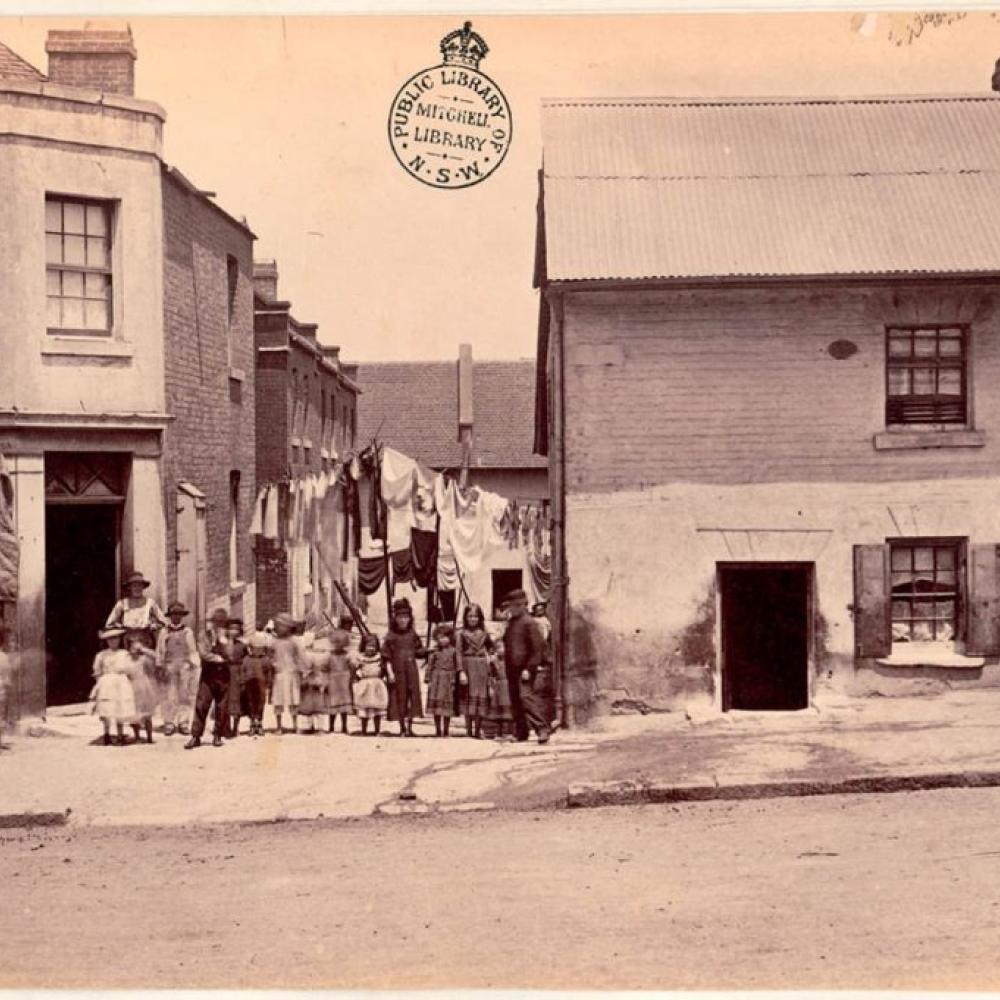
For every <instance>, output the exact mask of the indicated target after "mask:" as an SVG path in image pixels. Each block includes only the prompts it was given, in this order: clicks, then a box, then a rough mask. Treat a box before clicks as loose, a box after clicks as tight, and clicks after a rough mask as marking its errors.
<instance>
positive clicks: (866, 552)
mask: <svg viewBox="0 0 1000 1000" xmlns="http://www.w3.org/2000/svg"><path fill="white" fill-rule="evenodd" d="M888 564H889V546H888V545H855V546H854V644H855V648H856V650H857V654H858V656H862V657H877V656H888V655H889V651H890V650H891V648H892V640H891V636H890V629H891V624H890V618H889V585H888V577H889V570H888Z"/></svg>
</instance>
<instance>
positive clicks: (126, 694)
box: [90, 626, 135, 747]
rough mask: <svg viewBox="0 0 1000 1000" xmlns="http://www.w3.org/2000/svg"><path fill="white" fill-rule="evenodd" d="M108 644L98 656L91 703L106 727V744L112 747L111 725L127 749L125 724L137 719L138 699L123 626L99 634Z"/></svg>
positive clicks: (119, 741) (95, 663) (95, 662)
mask: <svg viewBox="0 0 1000 1000" xmlns="http://www.w3.org/2000/svg"><path fill="white" fill-rule="evenodd" d="M97 634H98V636H99V637H100V639H101V640H102V641H103V643H104V649H102V650H101V651H100V652H99V653H98V654H97V656H95V657H94V668H93V674H94V682H95V683H94V687H93V688H92V689H91V692H90V700H91V701H92V702H93V703H94V707H93V711H94V712H96V713H97V715H98V717H99V718H100V720H101V722H102V723H103V725H104V745H105V746H110V745H111V724H112V723H114V725H115V729H116V730H117V733H118V745H119V746H122V747H123V746H125V744H126V742H127V741H126V739H125V724H126V723H131V722H132V720H133V719H134V718H135V696H134V695H133V692H132V682H131V681H130V680H129V674H130V672H131V669H132V667H131V663H130V660H129V655H128V653H126V652H125V651H124V650H123V649H122V648H121V646H122V637H123V636H124V635H125V629H123V628H121V627H120V626H112V627H111V628H104V629H102V630H101V631H100V632H98V633H97Z"/></svg>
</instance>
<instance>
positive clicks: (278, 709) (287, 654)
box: [271, 612, 306, 735]
mask: <svg viewBox="0 0 1000 1000" xmlns="http://www.w3.org/2000/svg"><path fill="white" fill-rule="evenodd" d="M295 625H296V622H295V619H294V618H293V617H292V616H291V615H290V614H287V613H286V612H282V613H281V614H278V615H275V616H274V641H273V643H272V646H271V662H272V663H273V665H274V681H273V687H272V689H271V704H272V705H273V706H274V714H275V718H276V720H277V729H276V732H277V733H278V734H279V735H281V734H282V733H284V732H285V727H284V725H283V717H284V712H285V709H288V711H289V713H290V714H291V716H292V732H295V731H296V730H297V729H298V713H299V701H300V700H301V690H302V675H303V674H304V673H305V672H306V663H305V659H304V657H303V654H302V650H301V647H300V646H299V643H298V642H297V641H296V640H297V638H298V637H297V636H295V635H294V632H295Z"/></svg>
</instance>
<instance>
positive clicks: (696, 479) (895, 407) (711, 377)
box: [536, 94, 1000, 714]
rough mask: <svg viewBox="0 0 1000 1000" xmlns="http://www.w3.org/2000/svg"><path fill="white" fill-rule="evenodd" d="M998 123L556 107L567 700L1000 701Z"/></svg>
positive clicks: (695, 106)
mask: <svg viewBox="0 0 1000 1000" xmlns="http://www.w3.org/2000/svg"><path fill="white" fill-rule="evenodd" d="M998 129H1000V96H997V95H995V94H977V95H969V96H940V97H926V98H924V97H921V98H907V97H898V98H872V99H843V100H834V99H828V98H817V99H809V100H794V99H774V100H765V99H753V100H712V101H709V100H705V101H698V100H649V101H643V102H632V101H626V100H604V101H602V100H597V101H590V102H578V101H553V102H548V103H546V104H545V106H544V109H543V143H544V158H545V160H544V162H545V166H544V172H543V175H542V179H541V185H542V188H541V203H540V213H539V223H540V229H539V257H538V261H537V283H538V285H539V286H540V287H541V289H542V299H541V317H540V319H541V321H540V333H539V354H538V366H539V391H538V412H537V418H536V419H537V425H536V432H537V442H536V444H537V447H538V449H539V450H540V451H543V452H547V453H548V455H549V459H550V463H551V470H552V483H553V503H554V505H555V511H554V524H555V529H556V530H555V535H554V560H555V566H554V569H553V574H554V577H555V578H556V580H557V581H566V580H567V578H568V588H567V586H566V584H565V583H563V585H562V587H561V588H559V591H558V592H557V595H556V599H555V600H554V605H555V606H556V608H557V611H558V612H559V620H558V622H557V624H556V635H557V637H558V649H559V660H560V666H561V669H562V672H563V676H564V678H565V681H564V685H563V690H564V693H565V696H566V700H567V702H568V704H569V705H570V706H571V707H572V708H573V709H574V710H575V711H576V712H577V713H578V714H583V713H585V712H586V711H588V710H590V709H591V708H593V706H594V704H595V699H596V697H597V695H598V692H599V691H600V690H602V689H604V690H608V689H615V688H618V689H620V688H627V689H628V690H629V692H630V693H632V694H633V695H639V696H645V697H655V698H659V699H664V700H675V701H691V700H696V699H699V700H703V701H705V702H706V703H708V704H711V705H714V706H715V707H716V708H718V709H722V710H727V709H741V708H742V709H795V708H801V707H804V706H806V705H807V704H809V703H810V702H814V701H816V700H819V699H822V698H824V697H828V696H831V695H836V696H838V697H843V696H844V695H863V694H866V693H871V692H879V693H883V694H892V693H899V692H912V691H935V690H941V689H944V688H946V687H959V686H976V685H985V684H995V683H997V681H998V679H1000V667H998V665H997V663H998V654H1000V643H998V632H997V623H998V616H1000V605H998V592H1000V586H998V572H997V543H998V541H1000V504H998V503H997V497H998V494H997V485H998V483H997V469H998V467H1000V399H998V396H997V394H996V392H995V391H994V390H993V386H994V385H995V384H996V381H997V379H998V377H1000V316H998V314H997V312H996V302H997V301H998V300H997V292H998V290H1000V240H998V238H997V232H998V231H1000V230H998V226H997V222H998V221H1000V220H998V215H997V206H998V205H1000V152H998V147H997V146H996V144H995V143H994V142H993V140H992V137H993V136H995V135H996V134H997V131H998Z"/></svg>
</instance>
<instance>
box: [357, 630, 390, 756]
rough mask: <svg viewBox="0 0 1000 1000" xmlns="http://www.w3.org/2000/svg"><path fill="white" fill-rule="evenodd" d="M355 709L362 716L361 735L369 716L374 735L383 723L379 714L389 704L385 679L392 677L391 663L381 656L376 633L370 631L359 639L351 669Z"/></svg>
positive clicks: (359, 716)
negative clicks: (353, 680)
mask: <svg viewBox="0 0 1000 1000" xmlns="http://www.w3.org/2000/svg"><path fill="white" fill-rule="evenodd" d="M354 675H355V677H356V678H357V680H355V682H354V711H355V712H357V714H358V718H359V719H360V720H361V735H362V736H367V735H368V720H369V719H370V720H371V721H372V726H373V729H374V735H375V736H378V734H379V730H380V729H381V727H382V716H383V715H385V712H386V709H387V708H388V707H389V689H388V687H386V680H388V681H389V682H390V683H391V682H392V680H393V674H392V667H391V666H389V665H388V664H387V663H385V662H384V661H383V659H382V651H381V649H380V648H379V641H378V636H376V635H373V634H371V633H369V634H368V635H365V636H363V637H362V639H361V649H360V650H359V653H358V665H357V668H356V669H355V672H354Z"/></svg>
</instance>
